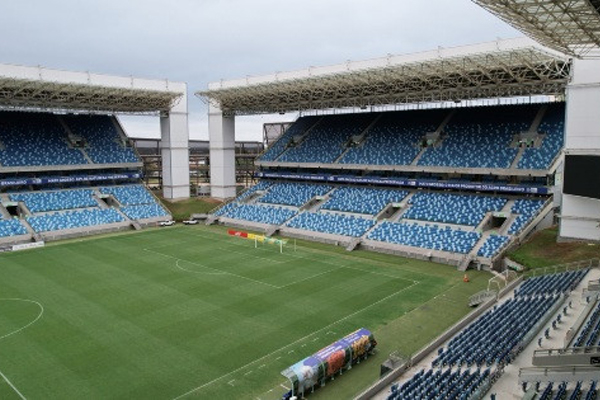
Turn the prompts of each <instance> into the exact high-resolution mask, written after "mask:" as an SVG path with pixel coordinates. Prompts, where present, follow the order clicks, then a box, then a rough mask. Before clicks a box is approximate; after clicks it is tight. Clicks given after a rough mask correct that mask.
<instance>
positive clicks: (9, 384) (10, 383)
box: [0, 371, 27, 400]
mask: <svg viewBox="0 0 600 400" xmlns="http://www.w3.org/2000/svg"><path fill="white" fill-rule="evenodd" d="M0 376H1V377H2V379H4V380H5V381H6V383H8V386H10V387H11V388H12V390H14V391H15V393H16V394H17V395H18V396H19V397H20V398H21V399H22V400H27V399H26V398H25V396H23V393H21V392H19V389H17V388H16V387H15V385H13V384H12V382H11V381H9V380H8V378H7V377H6V375H4V374H3V373H2V371H0Z"/></svg>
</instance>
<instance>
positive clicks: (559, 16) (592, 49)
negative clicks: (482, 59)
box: [472, 0, 600, 58]
mask: <svg viewBox="0 0 600 400" xmlns="http://www.w3.org/2000/svg"><path fill="white" fill-rule="evenodd" d="M472 1H473V2H474V3H475V4H478V5H480V6H481V7H483V8H485V9H486V10H487V11H489V12H491V13H492V14H494V15H496V16H497V17H498V18H500V19H501V20H503V21H504V22H506V23H508V24H510V25H512V26H513V27H514V28H516V29H518V30H520V31H521V32H523V33H525V34H526V35H528V36H529V37H531V38H532V39H534V40H536V41H538V42H539V43H541V44H543V45H544V46H547V47H550V48H552V49H555V50H558V51H560V52H562V53H564V54H569V55H571V56H574V57H579V58H598V57H600V2H599V1H598V0H472Z"/></svg>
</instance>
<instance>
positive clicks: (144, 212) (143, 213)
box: [121, 203, 169, 220]
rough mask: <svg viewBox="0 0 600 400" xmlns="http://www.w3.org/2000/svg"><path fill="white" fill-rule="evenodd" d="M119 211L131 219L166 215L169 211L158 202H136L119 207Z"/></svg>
mask: <svg viewBox="0 0 600 400" xmlns="http://www.w3.org/2000/svg"><path fill="white" fill-rule="evenodd" d="M121 211H122V212H123V213H124V214H125V215H127V217H128V218H130V219H133V220H142V219H148V218H159V217H168V216H169V213H168V212H167V211H165V209H164V208H163V207H162V206H161V205H160V204H156V203H154V204H138V205H132V206H125V207H121Z"/></svg>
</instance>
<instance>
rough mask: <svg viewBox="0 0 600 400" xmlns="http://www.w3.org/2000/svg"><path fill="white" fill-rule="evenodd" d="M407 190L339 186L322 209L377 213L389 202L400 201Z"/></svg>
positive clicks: (406, 193)
mask: <svg viewBox="0 0 600 400" xmlns="http://www.w3.org/2000/svg"><path fill="white" fill-rule="evenodd" d="M407 195H408V191H406V190H397V189H375V188H355V187H339V188H336V189H335V190H334V191H332V192H331V194H330V199H329V200H327V201H326V202H325V203H324V204H323V206H322V207H321V208H322V209H326V210H336V211H346V212H353V213H360V214H370V215H375V214H377V213H379V212H380V211H381V210H382V209H383V208H384V207H385V206H386V205H387V204H389V203H392V202H400V201H402V199H404V198H405V197H406V196H407Z"/></svg>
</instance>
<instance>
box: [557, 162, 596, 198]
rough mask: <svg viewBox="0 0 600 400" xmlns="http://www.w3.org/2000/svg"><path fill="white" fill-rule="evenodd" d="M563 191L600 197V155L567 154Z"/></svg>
mask: <svg viewBox="0 0 600 400" xmlns="http://www.w3.org/2000/svg"><path fill="white" fill-rule="evenodd" d="M563 192H564V193H566V194H573V195H576V196H584V197H593V198H595V199H600V156H588V155H585V156H584V155H567V156H565V173H564V186H563Z"/></svg>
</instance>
